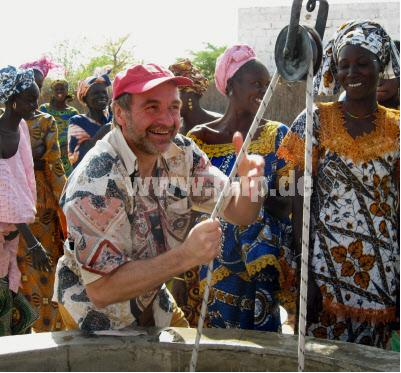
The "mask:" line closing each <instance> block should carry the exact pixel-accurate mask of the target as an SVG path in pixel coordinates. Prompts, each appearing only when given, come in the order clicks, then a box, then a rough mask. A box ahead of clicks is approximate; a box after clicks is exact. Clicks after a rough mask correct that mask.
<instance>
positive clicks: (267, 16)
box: [238, 0, 400, 72]
mask: <svg viewBox="0 0 401 373" xmlns="http://www.w3.org/2000/svg"><path fill="white" fill-rule="evenodd" d="M303 3H304V4H303V9H302V13H301V18H300V24H301V25H302V24H303V25H307V26H314V24H315V20H316V15H317V9H318V4H319V3H317V6H316V9H315V10H314V12H313V13H308V12H307V11H306V9H305V6H306V1H304V2H303ZM329 3H330V7H329V15H328V20H327V25H326V30H325V37H324V40H323V44H324V43H325V42H326V41H327V40H328V38H331V37H332V35H333V34H334V32H335V30H336V29H337V27H338V26H340V25H341V24H342V23H343V22H345V21H347V20H350V19H372V20H375V21H377V22H379V23H380V24H381V25H382V26H383V27H384V28H385V29H386V31H387V32H388V33H389V34H390V35H391V37H393V38H395V39H399V38H400V2H399V1H398V0H389V1H372V0H366V1H363V2H359V1H358V2H356V1H352V0H350V1H349V3H334V4H333V3H331V2H330V0H329ZM290 14H291V6H290V5H283V6H266V7H254V8H240V9H239V11H238V42H240V43H246V44H249V45H250V46H252V47H253V48H254V49H255V51H256V54H257V55H258V57H259V58H260V59H261V60H262V61H263V62H264V63H266V64H267V67H268V69H269V70H270V71H271V72H273V71H274V69H275V62H274V46H275V44H276V39H277V36H278V34H279V32H280V31H281V29H282V28H283V27H285V26H286V25H288V23H289V21H290Z"/></svg>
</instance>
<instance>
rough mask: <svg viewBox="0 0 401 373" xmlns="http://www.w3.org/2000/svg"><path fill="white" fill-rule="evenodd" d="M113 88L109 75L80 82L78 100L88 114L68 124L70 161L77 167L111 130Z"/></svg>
mask: <svg viewBox="0 0 401 373" xmlns="http://www.w3.org/2000/svg"><path fill="white" fill-rule="evenodd" d="M110 85H111V81H110V78H109V76H108V75H107V74H103V75H101V76H90V77H88V78H86V79H85V80H82V81H81V82H79V85H78V91H77V97H78V100H79V101H81V102H82V104H84V105H86V106H87V108H88V112H87V114H78V115H74V116H73V117H72V118H70V121H69V123H68V159H69V161H70V163H71V165H72V167H73V168H75V167H76V166H77V165H78V164H79V162H81V160H82V158H83V157H84V156H85V154H86V153H87V152H88V151H89V150H90V149H91V148H92V147H93V146H94V145H95V143H96V141H97V140H99V139H101V138H102V137H103V136H104V135H105V134H106V133H107V132H108V131H109V130H110V124H108V123H109V122H110V121H111V113H110V112H109V110H108V107H109V101H110V99H109V94H108V91H107V87H109V86H110Z"/></svg>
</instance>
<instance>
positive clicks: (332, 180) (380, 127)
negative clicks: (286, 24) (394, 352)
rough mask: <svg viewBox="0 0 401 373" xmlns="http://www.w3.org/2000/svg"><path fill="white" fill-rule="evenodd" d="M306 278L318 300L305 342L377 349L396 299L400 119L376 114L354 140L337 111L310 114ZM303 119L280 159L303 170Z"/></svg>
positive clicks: (330, 107) (393, 113) (335, 106)
mask: <svg viewBox="0 0 401 373" xmlns="http://www.w3.org/2000/svg"><path fill="white" fill-rule="evenodd" d="M313 118H314V121H313V138H312V142H313V145H314V148H315V149H317V150H318V153H317V154H318V156H319V157H318V158H317V162H316V164H315V165H314V178H313V193H312V197H311V228H310V241H309V242H310V247H309V251H310V262H309V263H310V271H311V277H312V278H313V279H314V280H315V281H316V284H317V285H318V286H319V288H320V292H321V295H322V297H323V311H322V312H321V313H319V314H318V315H316V316H317V318H318V322H317V323H315V324H309V325H308V328H307V330H308V331H307V333H308V335H312V336H315V337H319V338H329V339H337V340H343V341H348V342H355V343H362V344H369V345H373V346H376V347H384V346H385V344H386V341H387V340H388V337H389V335H390V333H389V330H390V322H391V321H394V320H395V319H396V302H397V300H396V296H397V294H399V243H398V239H399V238H398V220H399V215H398V214H399V195H398V191H399V188H398V181H397V180H398V175H397V174H396V170H397V168H398V164H399V111H398V110H392V109H387V108H384V107H382V106H379V107H378V110H377V112H376V113H375V121H374V124H375V127H374V129H373V130H372V131H371V132H370V133H367V134H362V135H361V136H357V137H356V138H353V137H352V136H351V135H350V134H349V133H348V131H347V129H346V127H345V121H344V118H343V114H342V108H341V103H338V102H332V103H321V104H319V105H318V106H317V107H315V108H314V113H313ZM305 125H306V113H305V112H303V113H301V115H300V116H298V118H297V119H296V120H295V121H294V123H293V124H292V126H291V128H290V134H289V135H287V136H286V138H285V139H284V142H283V145H282V146H281V148H280V151H279V152H280V155H281V156H283V157H284V158H285V159H286V160H289V161H290V162H292V164H293V165H295V166H301V167H302V164H303V163H302V161H303V154H304V152H303V142H304V140H303V139H304V134H305Z"/></svg>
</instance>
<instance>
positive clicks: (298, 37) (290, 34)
mask: <svg viewBox="0 0 401 373" xmlns="http://www.w3.org/2000/svg"><path fill="white" fill-rule="evenodd" d="M320 1H321V4H320V6H319V12H318V16H317V21H316V25H315V29H311V28H309V27H304V26H300V25H299V16H300V14H301V8H302V0H294V2H293V5H292V9H291V22H290V25H289V26H287V27H285V28H284V29H283V30H282V31H281V32H280V34H279V36H278V38H277V42H276V47H275V59H276V65H277V70H278V71H279V73H280V75H281V76H282V77H283V78H284V79H286V80H288V81H298V80H304V79H305V78H306V125H305V134H304V138H305V162H304V164H305V167H304V175H303V176H304V180H303V181H304V190H303V212H302V251H301V278H300V290H299V293H300V294H299V295H300V296H299V309H298V310H299V324H298V371H299V372H303V371H304V368H305V336H306V312H307V297H308V280H309V279H308V267H309V235H310V216H311V214H310V212H311V211H310V200H311V195H312V148H313V146H312V138H313V75H314V74H316V73H317V71H318V69H319V67H320V64H321V61H322V55H323V47H322V42H321V40H322V39H323V35H324V29H325V27H326V21H327V15H328V10H329V4H328V3H327V0H324V1H322V0H320ZM315 6H316V0H309V1H308V3H307V6H306V9H307V10H308V11H309V12H311V11H313V10H314V9H315Z"/></svg>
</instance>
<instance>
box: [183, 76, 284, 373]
mask: <svg viewBox="0 0 401 373" xmlns="http://www.w3.org/2000/svg"><path fill="white" fill-rule="evenodd" d="M278 78H279V74H278V72H277V71H276V72H275V73H274V75H273V78H272V80H271V82H270V84H269V87H268V88H267V90H266V92H265V94H264V96H263V100H262V102H261V103H260V106H259V109H258V111H257V112H256V114H255V118H254V119H253V122H252V125H251V127H250V128H249V131H248V134H247V135H246V138H245V140H244V143H243V144H242V147H241V150H240V152H239V154H238V156H237V159H236V160H235V163H234V165H233V168H232V170H231V172H230V175H229V176H228V178H227V180H226V182H225V184H224V188H223V190H222V192H221V193H220V195H219V198H218V199H217V203H216V206H215V207H214V210H213V212H212V215H211V217H210V218H211V219H215V218H216V216H218V215H219V213H220V210H221V206H222V203H223V198H224V196H225V195H226V193H227V191H228V188H229V187H230V184H231V180H232V179H233V178H234V176H235V175H236V174H237V169H238V164H239V163H240V162H241V160H242V158H243V156H244V154H245V153H246V151H247V149H248V146H249V144H250V142H251V140H252V138H253V136H254V135H255V132H256V130H257V129H258V125H259V123H260V120H261V119H262V117H263V114H264V113H265V111H266V109H267V107H268V104H269V102H270V99H271V98H272V96H273V92H274V89H275V88H276V85H277V82H278ZM212 271H213V260H211V261H210V263H209V265H208V270H207V276H206V286H205V292H204V294H203V300H202V307H201V313H200V316H199V320H198V329H197V332H196V339H195V345H194V348H193V350H192V356H191V362H190V366H189V371H190V372H195V370H196V364H197V362H198V353H199V342H200V339H201V336H202V329H203V323H204V321H205V315H206V307H207V302H208V299H209V290H210V282H211V279H212Z"/></svg>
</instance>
